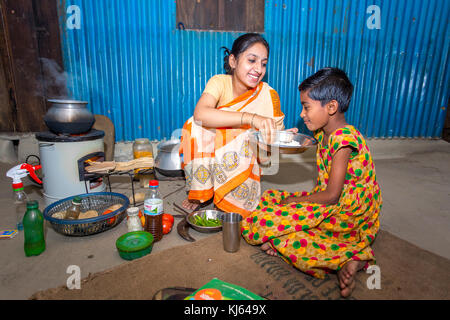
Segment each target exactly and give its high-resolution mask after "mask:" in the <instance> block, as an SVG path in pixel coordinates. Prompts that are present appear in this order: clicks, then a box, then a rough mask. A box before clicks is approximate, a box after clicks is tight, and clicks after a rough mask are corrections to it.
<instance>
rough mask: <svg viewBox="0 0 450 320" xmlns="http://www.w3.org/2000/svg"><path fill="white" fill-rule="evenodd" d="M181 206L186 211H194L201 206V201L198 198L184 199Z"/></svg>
mask: <svg viewBox="0 0 450 320" xmlns="http://www.w3.org/2000/svg"><path fill="white" fill-rule="evenodd" d="M181 206H182V207H183V208H184V209H186V211H189V212H192V211H194V210H195V209H197V208H198V207H199V206H200V202H199V201H197V200H189V199H188V198H186V199H184V200H183V202H182V203H181Z"/></svg>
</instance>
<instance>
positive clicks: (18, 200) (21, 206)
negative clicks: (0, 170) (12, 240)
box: [6, 163, 42, 231]
mask: <svg viewBox="0 0 450 320" xmlns="http://www.w3.org/2000/svg"><path fill="white" fill-rule="evenodd" d="M39 169H41V165H37V166H32V165H31V164H28V163H22V164H19V165H17V166H14V167H12V168H11V169H9V170H8V172H7V173H6V176H7V177H9V178H11V179H12V187H13V190H14V195H13V201H14V205H15V207H16V208H15V211H16V212H15V213H16V216H15V218H16V220H17V221H16V227H17V230H19V231H20V230H23V224H22V220H23V216H24V214H25V211H27V201H28V197H27V194H26V193H25V191H24V190H23V183H22V178H25V177H26V176H28V175H30V177H31V178H33V180H34V181H36V182H37V183H39V184H42V181H41V180H40V179H39V178H38V177H37V175H36V170H39Z"/></svg>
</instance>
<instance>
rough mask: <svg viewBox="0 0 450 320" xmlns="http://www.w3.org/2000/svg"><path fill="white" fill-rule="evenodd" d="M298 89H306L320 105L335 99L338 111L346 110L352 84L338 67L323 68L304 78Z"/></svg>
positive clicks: (351, 91)
mask: <svg viewBox="0 0 450 320" xmlns="http://www.w3.org/2000/svg"><path fill="white" fill-rule="evenodd" d="M298 90H300V91H307V90H309V92H308V96H309V97H310V98H311V99H313V100H318V101H320V102H321V104H322V106H324V105H325V104H327V103H328V102H330V101H331V100H336V101H337V102H338V104H339V112H341V113H344V112H345V111H347V109H348V106H349V104H350V99H351V98H352V94H353V85H352V83H351V82H350V80H349V79H348V77H347V75H346V74H345V72H344V71H342V70H341V69H338V68H323V69H321V70H319V71H317V72H316V73H315V74H313V75H312V76H310V77H308V78H307V79H306V80H304V81H303V82H302V83H301V84H300V85H299V86H298Z"/></svg>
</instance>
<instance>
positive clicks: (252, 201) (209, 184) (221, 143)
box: [180, 82, 284, 218]
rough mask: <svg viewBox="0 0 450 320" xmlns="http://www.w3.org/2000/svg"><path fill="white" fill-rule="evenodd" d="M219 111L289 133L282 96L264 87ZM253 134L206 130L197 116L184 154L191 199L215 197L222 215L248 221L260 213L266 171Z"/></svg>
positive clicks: (189, 125) (187, 127) (185, 136)
mask: <svg viewBox="0 0 450 320" xmlns="http://www.w3.org/2000/svg"><path fill="white" fill-rule="evenodd" d="M217 108H218V109H221V110H224V111H239V112H248V113H256V114H257V115H261V116H264V117H271V118H273V119H274V120H275V123H276V126H277V129H278V130H281V129H283V128H284V125H283V119H284V114H283V113H282V112H281V110H280V100H279V97H278V93H277V92H276V91H275V90H274V89H272V88H271V87H270V86H269V85H268V84H267V83H264V82H260V83H259V85H258V86H257V87H256V88H254V89H252V90H249V91H247V92H246V93H244V94H242V95H241V96H239V97H237V98H236V99H234V100H233V101H231V102H230V103H228V104H226V105H223V106H218V107H217ZM249 129H250V127H249V126H248V125H246V126H244V125H243V126H241V127H240V128H206V127H203V126H200V125H198V124H196V123H195V122H194V119H193V117H191V118H189V119H188V120H187V121H186V123H185V124H184V126H183V130H182V137H181V144H180V155H182V159H183V161H182V168H183V169H184V172H185V175H186V188H187V190H188V191H189V195H188V198H189V199H190V200H199V201H200V202H205V201H208V200H210V199H211V198H213V197H214V204H215V205H216V206H217V207H218V208H219V209H220V210H222V211H225V212H236V213H239V214H241V215H242V216H243V217H244V218H245V217H247V216H248V215H249V214H250V213H251V212H252V211H253V210H254V209H255V208H256V206H257V205H258V201H259V197H260V195H261V188H260V177H261V170H260V167H259V165H258V162H257V158H256V156H255V155H254V154H253V152H252V150H251V148H250V146H249V135H248V130H249Z"/></svg>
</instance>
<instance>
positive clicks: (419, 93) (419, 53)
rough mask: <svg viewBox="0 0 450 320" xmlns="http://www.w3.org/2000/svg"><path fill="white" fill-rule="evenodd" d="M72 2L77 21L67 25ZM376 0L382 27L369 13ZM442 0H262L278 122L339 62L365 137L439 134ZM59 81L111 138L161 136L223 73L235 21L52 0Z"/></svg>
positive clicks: (156, 7)
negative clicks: (209, 22) (310, 81)
mask: <svg viewBox="0 0 450 320" xmlns="http://www.w3.org/2000/svg"><path fill="white" fill-rule="evenodd" d="M71 5H76V6H78V7H79V9H80V15H79V16H80V18H81V20H80V25H79V27H80V28H79V29H77V28H75V29H70V28H68V27H67V21H68V20H69V22H73V21H74V20H73V19H74V15H73V14H76V12H74V11H69V12H67V9H68V8H69V6H71ZM371 5H377V6H378V7H379V8H380V9H381V11H380V17H381V23H380V29H369V28H368V26H367V20H368V19H370V17H371V16H372V15H373V11H370V12H369V13H368V12H367V8H368V7H369V6H371ZM449 12H450V2H449V1H447V0H429V1H422V0H391V1H380V0H371V1H367V0H366V1H362V0H353V1H352V0H341V1H339V0H335V1H332V0H309V1H308V0H303V1H300V0H285V1H274V0H266V1H265V33H264V36H265V37H266V39H267V40H268V42H269V44H270V45H271V52H270V58H269V65H268V73H267V76H266V78H265V80H266V81H267V82H269V84H270V85H271V86H272V87H274V88H275V89H276V90H277V91H278V92H279V95H280V100H281V103H282V109H283V111H284V112H285V114H286V126H287V127H293V126H298V127H300V128H301V130H302V131H304V132H306V131H307V129H306V128H305V127H304V126H303V124H302V121H301V120H300V118H299V113H300V107H299V92H298V90H297V87H298V84H299V83H300V82H301V80H303V79H305V78H306V77H307V76H309V75H311V74H312V73H314V72H315V71H317V70H319V69H320V68H322V67H325V66H335V67H340V68H342V69H344V70H346V71H347V73H348V75H349V77H350V79H351V80H352V82H353V84H354V85H355V93H354V96H353V100H352V102H351V105H350V109H349V111H348V113H347V120H348V122H349V123H351V124H354V125H356V126H357V127H358V128H359V129H360V130H361V132H362V133H363V134H364V135H365V136H367V137H378V138H391V137H410V138H418V137H426V138H436V137H440V136H441V133H442V128H443V124H444V120H445V115H446V108H447V103H448V99H449V94H450V90H449V82H450V76H449V74H450V72H449V70H448V68H449V49H450V48H449V43H450V27H449V26H450V23H449ZM59 18H60V26H61V34H62V42H63V55H64V64H65V66H64V67H65V69H66V71H67V72H68V73H69V82H68V88H69V91H70V92H71V95H72V97H71V98H74V99H81V100H87V101H89V108H91V111H93V112H94V113H97V114H105V115H107V116H109V117H110V118H111V119H112V120H113V122H114V124H115V127H116V140H118V141H121V140H128V141H129V140H133V139H135V138H139V137H148V138H150V139H162V138H167V137H170V135H171V133H172V131H173V130H174V129H176V128H180V127H181V126H182V125H183V123H184V121H185V120H186V119H187V118H188V117H190V116H191V115H192V113H193V110H194V107H195V104H196V102H197V99H198V98H199V97H200V95H201V93H202V90H203V88H204V86H205V84H206V82H207V80H208V79H209V78H210V77H211V76H212V75H214V74H217V73H223V68H222V65H223V51H222V50H220V47H221V46H227V47H229V48H230V47H231V45H232V42H233V40H234V39H235V38H236V37H237V36H239V35H240V34H241V33H233V32H197V31H185V30H177V29H176V21H175V19H176V3H175V1H166V0H151V1H150V0H95V1H92V0H60V2H59Z"/></svg>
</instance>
